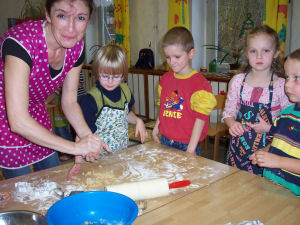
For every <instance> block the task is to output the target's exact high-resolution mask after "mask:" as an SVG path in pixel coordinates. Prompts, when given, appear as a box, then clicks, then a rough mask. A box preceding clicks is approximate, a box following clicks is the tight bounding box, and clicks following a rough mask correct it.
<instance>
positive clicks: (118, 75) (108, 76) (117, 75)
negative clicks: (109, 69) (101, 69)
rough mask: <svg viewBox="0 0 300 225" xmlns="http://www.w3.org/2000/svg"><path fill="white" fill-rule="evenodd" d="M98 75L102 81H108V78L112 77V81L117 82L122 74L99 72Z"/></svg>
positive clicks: (121, 77)
mask: <svg viewBox="0 0 300 225" xmlns="http://www.w3.org/2000/svg"><path fill="white" fill-rule="evenodd" d="M99 77H100V79H101V80H103V81H108V80H109V79H112V81H114V82H118V81H120V80H122V79H123V74H115V75H109V74H105V73H101V74H99Z"/></svg>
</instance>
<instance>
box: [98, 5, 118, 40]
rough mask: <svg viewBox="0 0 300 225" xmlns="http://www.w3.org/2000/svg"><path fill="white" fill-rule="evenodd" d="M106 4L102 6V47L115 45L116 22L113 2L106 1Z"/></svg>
mask: <svg viewBox="0 0 300 225" xmlns="http://www.w3.org/2000/svg"><path fill="white" fill-rule="evenodd" d="M105 2H107V3H106V4H102V5H101V21H102V45H107V44H110V43H114V41H115V20H114V5H113V1H112V0H110V1H105Z"/></svg>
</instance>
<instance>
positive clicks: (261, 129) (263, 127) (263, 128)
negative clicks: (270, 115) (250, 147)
mask: <svg viewBox="0 0 300 225" xmlns="http://www.w3.org/2000/svg"><path fill="white" fill-rule="evenodd" d="M257 118H258V120H259V122H258V123H254V124H252V123H249V122H246V125H247V126H249V127H251V128H252V129H254V130H255V132H257V133H266V132H269V131H270V128H271V125H270V124H268V123H267V122H266V121H265V120H264V119H263V118H261V116H260V115H258V116H257Z"/></svg>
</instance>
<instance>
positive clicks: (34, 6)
mask: <svg viewBox="0 0 300 225" xmlns="http://www.w3.org/2000/svg"><path fill="white" fill-rule="evenodd" d="M44 17H45V16H44V6H43V4H42V3H41V2H40V3H32V1H31V0H25V2H24V5H23V7H22V10H21V13H20V19H23V20H30V19H31V20H36V19H41V18H44Z"/></svg>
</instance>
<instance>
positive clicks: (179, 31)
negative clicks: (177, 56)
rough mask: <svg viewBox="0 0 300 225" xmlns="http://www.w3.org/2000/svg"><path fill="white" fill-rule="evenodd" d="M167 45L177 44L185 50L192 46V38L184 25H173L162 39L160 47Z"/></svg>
mask: <svg viewBox="0 0 300 225" xmlns="http://www.w3.org/2000/svg"><path fill="white" fill-rule="evenodd" d="M169 45H179V46H181V47H182V49H183V50H184V51H185V52H190V51H191V50H192V49H193V48H194V39H193V36H192V34H191V32H190V31H189V30H188V29H186V28H185V27H173V28H172V29H170V30H169V31H168V32H167V33H166V34H165V35H164V37H163V39H162V48H165V47H167V46H169Z"/></svg>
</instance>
